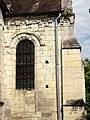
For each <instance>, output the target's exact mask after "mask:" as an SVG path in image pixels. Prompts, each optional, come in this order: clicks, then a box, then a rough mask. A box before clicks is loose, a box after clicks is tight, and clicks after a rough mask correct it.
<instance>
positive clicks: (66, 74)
mask: <svg viewBox="0 0 90 120" xmlns="http://www.w3.org/2000/svg"><path fill="white" fill-rule="evenodd" d="M54 23H55V17H48V16H39V17H38V16H35V17H34V16H31V17H25V18H24V17H19V18H10V19H9V18H8V19H6V21H5V27H4V36H5V39H4V80H3V86H2V90H3V95H2V96H3V101H4V106H3V116H2V120H57V104H56V71H55V26H54ZM73 24H74V21H73V17H71V18H70V21H69V20H64V19H63V18H62V19H61V20H60V23H59V24H58V52H59V55H58V58H59V80H60V98H61V41H62V42H63V41H65V40H67V39H70V38H73V37H74V34H73V27H74V26H73ZM25 39H27V40H31V41H32V42H33V43H34V45H35V89H34V90H32V91H29V90H16V46H17V44H18V43H19V42H20V41H21V40H25ZM62 62H63V65H62V66H63V103H64V105H66V103H67V101H68V100H77V99H81V100H82V99H83V100H85V96H84V94H85V93H84V91H85V89H84V79H83V78H84V76H83V69H82V68H83V67H82V65H81V56H80V49H77V48H75V49H72V48H71V49H68V48H67V49H63V50H62ZM77 82H78V84H77ZM73 89H74V90H73ZM61 107H62V105H61V100H60V108H61ZM80 108H81V107H80ZM72 109H73V107H63V110H64V111H63V113H64V114H63V117H64V120H68V119H70V120H75V119H78V118H80V117H82V115H81V114H82V113H83V112H84V110H83V107H82V109H79V108H77V111H76V112H75V111H74V112H72ZM71 112H72V114H71ZM76 113H77V114H76Z"/></svg>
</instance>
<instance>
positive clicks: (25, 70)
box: [16, 40, 35, 90]
mask: <svg viewBox="0 0 90 120" xmlns="http://www.w3.org/2000/svg"><path fill="white" fill-rule="evenodd" d="M34 51H35V48H34V44H33V42H32V41H30V40H22V41H20V42H19V43H18V45H17V49H16V89H27V90H32V89H34Z"/></svg>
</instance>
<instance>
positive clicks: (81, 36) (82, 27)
mask: <svg viewBox="0 0 90 120" xmlns="http://www.w3.org/2000/svg"><path fill="white" fill-rule="evenodd" d="M73 8H74V13H75V28H74V33H75V37H76V38H77V40H78V41H79V43H80V45H81V47H82V52H81V55H82V57H83V58H87V57H88V58H90V13H89V8H90V0H73Z"/></svg>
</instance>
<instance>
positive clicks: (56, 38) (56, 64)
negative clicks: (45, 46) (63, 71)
mask: <svg viewBox="0 0 90 120" xmlns="http://www.w3.org/2000/svg"><path fill="white" fill-rule="evenodd" d="M60 18H61V14H59V16H58V17H57V18H56V19H55V68H56V99H57V120H60V87H59V58H58V56H59V53H58V20H60Z"/></svg>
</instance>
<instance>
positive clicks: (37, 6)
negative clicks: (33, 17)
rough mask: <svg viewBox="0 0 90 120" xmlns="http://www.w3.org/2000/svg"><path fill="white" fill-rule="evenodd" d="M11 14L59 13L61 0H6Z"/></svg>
mask: <svg viewBox="0 0 90 120" xmlns="http://www.w3.org/2000/svg"><path fill="white" fill-rule="evenodd" d="M4 1H5V3H6V5H7V7H8V9H9V11H10V12H9V14H11V15H14V14H19V15H20V14H44V13H59V12H60V10H61V7H60V6H61V0H4Z"/></svg>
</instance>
